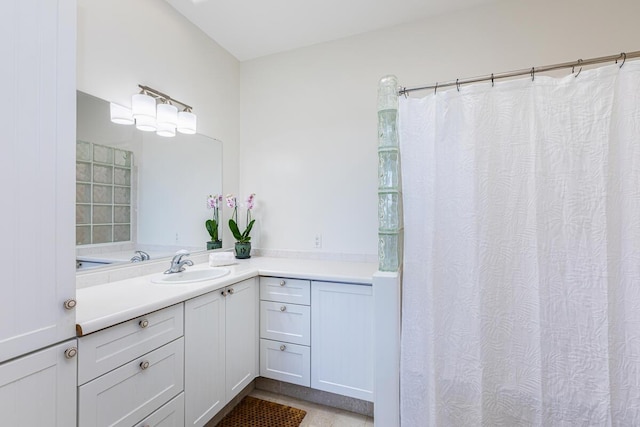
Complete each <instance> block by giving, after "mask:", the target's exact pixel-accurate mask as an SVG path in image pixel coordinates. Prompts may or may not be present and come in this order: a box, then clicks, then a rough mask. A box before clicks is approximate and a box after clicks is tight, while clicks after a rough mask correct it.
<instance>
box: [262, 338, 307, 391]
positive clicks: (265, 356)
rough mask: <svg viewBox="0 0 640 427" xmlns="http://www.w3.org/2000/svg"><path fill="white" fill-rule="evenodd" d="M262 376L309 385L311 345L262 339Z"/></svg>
mask: <svg viewBox="0 0 640 427" xmlns="http://www.w3.org/2000/svg"><path fill="white" fill-rule="evenodd" d="M260 376H263V377H265V378H272V379H274V380H280V381H286V382H288V383H293V384H298V385H303V386H306V387H309V386H310V384H311V354H310V350H309V347H306V346H303V345H296V344H290V343H285V342H281V341H271V340H265V339H261V340H260Z"/></svg>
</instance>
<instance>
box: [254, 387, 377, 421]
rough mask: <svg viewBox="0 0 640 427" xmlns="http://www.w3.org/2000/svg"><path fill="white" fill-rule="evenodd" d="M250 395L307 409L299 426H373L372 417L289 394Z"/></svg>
mask: <svg viewBox="0 0 640 427" xmlns="http://www.w3.org/2000/svg"><path fill="white" fill-rule="evenodd" d="M249 395H250V396H253V397H256V398H258V399H264V400H268V401H270V402H276V403H280V404H282V405H288V406H293V407H294V408H298V409H302V410H304V411H307V415H306V416H305V417H304V419H303V420H302V424H300V427H373V418H371V417H367V416H365V415H360V414H355V413H353V412H348V411H343V410H342V409H335V408H330V407H327V406H322V405H318V404H316V403H311V402H307V401H304V400H300V399H296V398H293V397H289V396H283V395H280V394H275V393H271V392H268V391H263V390H253V391H252V392H251V393H249Z"/></svg>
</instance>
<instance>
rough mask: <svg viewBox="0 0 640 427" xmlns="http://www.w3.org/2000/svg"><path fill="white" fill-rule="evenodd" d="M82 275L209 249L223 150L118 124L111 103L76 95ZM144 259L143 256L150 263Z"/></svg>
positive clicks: (199, 139) (196, 139)
mask: <svg viewBox="0 0 640 427" xmlns="http://www.w3.org/2000/svg"><path fill="white" fill-rule="evenodd" d="M76 139H77V145H76V154H77V155H76V258H77V261H78V262H77V266H78V268H79V269H87V268H95V267H99V266H104V265H111V264H113V263H122V262H131V260H132V259H133V260H134V262H135V261H138V259H139V257H140V255H139V254H138V253H136V251H144V253H145V254H148V255H149V256H150V258H151V259H158V258H163V257H168V256H171V255H173V254H174V253H175V252H176V251H177V250H179V249H188V250H190V251H192V252H193V251H199V250H205V249H206V242H207V240H209V235H208V233H207V231H206V229H205V227H204V222H205V220H206V219H207V218H208V217H209V215H210V212H209V211H208V210H207V208H206V200H207V196H208V195H209V194H221V193H222V143H221V142H220V141H217V140H215V139H212V138H209V137H206V136H204V135H199V134H196V135H183V134H180V133H177V134H176V136H175V137H173V138H165V137H161V136H158V135H156V134H155V132H142V131H139V130H137V129H136V128H135V126H125V125H118V124H114V123H112V122H111V120H110V113H109V103H108V102H107V101H105V100H103V99H100V98H96V97H94V96H92V95H89V94H86V93H83V92H77V132H76ZM143 258H144V257H143Z"/></svg>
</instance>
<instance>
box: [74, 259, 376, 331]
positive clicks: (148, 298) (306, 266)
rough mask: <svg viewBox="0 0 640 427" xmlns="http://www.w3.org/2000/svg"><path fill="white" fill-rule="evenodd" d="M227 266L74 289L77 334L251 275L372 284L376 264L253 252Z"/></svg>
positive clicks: (204, 267)
mask: <svg viewBox="0 0 640 427" xmlns="http://www.w3.org/2000/svg"><path fill="white" fill-rule="evenodd" d="M188 268H189V270H200V269H208V268H210V267H209V265H208V263H201V264H196V265H195V266H193V267H188ZM228 268H229V270H230V273H229V274H228V275H226V276H224V277H221V278H218V279H214V280H207V281H201V282H193V283H184V284H171V285H169V284H155V283H152V282H151V279H152V278H153V277H156V276H161V275H162V274H163V273H155V274H150V275H146V276H140V277H134V278H131V279H126V280H120V281H116V282H110V283H104V284H101V285H95V286H90V287H86V288H81V289H77V290H76V300H77V302H78V304H77V306H76V331H77V334H78V335H79V336H81V335H87V334H90V333H92V332H95V331H98V330H100V329H104V328H108V327H110V326H113V325H115V324H118V323H121V322H125V321H127V320H130V319H133V318H135V317H138V316H142V315H144V314H147V313H150V312H152V311H156V310H160V309H162V308H165V307H168V306H170V305H173V304H177V303H180V302H183V301H186V300H188V299H190V298H194V297H197V296H199V295H202V294H205V293H207V292H211V291H215V290H216V289H220V288H223V287H225V286H228V285H231V284H233V283H237V282H239V281H242V280H245V279H249V278H252V277H256V276H276V277H290V278H295V279H308V280H320V281H330V282H345V283H357V284H371V283H372V277H373V274H374V273H375V272H376V271H377V269H378V266H377V264H375V263H355V262H341V261H320V260H307V259H292V258H270V257H253V258H250V259H248V260H237V263H236V264H234V265H230V266H228Z"/></svg>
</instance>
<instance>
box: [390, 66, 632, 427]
mask: <svg viewBox="0 0 640 427" xmlns="http://www.w3.org/2000/svg"><path fill="white" fill-rule="evenodd" d="M399 117H400V118H399V127H400V129H399V132H400V149H401V161H402V176H403V178H402V179H403V194H404V196H403V201H404V227H405V231H404V234H405V246H404V273H403V300H402V301H403V302H402V304H403V308H402V356H401V402H402V403H401V419H402V426H404V427H422V426H425V427H430V426H455V427H463V426H492V427H493V426H640V62H631V61H627V63H626V64H625V65H624V66H623V67H622V68H621V69H620V68H619V67H618V66H617V65H610V66H604V67H601V68H598V69H593V70H588V71H587V70H585V71H582V72H581V73H580V75H579V76H578V77H577V78H574V76H573V75H569V76H567V77H564V78H561V79H557V78H552V77H548V76H536V77H535V81H531V79H530V78H526V79H521V80H514V81H500V82H496V85H495V87H491V84H490V83H489V84H477V85H473V86H462V87H461V89H460V92H458V91H457V90H456V89H453V90H448V91H438V92H437V94H429V95H427V96H426V97H425V98H422V99H412V98H409V99H405V98H401V100H400V110H399Z"/></svg>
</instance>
